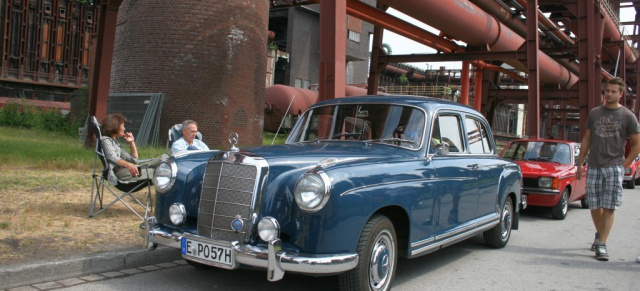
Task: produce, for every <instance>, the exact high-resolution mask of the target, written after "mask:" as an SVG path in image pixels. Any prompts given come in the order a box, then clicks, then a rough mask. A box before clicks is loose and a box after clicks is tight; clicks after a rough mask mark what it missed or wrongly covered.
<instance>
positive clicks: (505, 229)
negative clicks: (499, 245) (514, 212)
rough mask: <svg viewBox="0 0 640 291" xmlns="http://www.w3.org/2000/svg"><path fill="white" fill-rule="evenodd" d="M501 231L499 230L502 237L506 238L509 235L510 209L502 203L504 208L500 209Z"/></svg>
mask: <svg viewBox="0 0 640 291" xmlns="http://www.w3.org/2000/svg"><path fill="white" fill-rule="evenodd" d="M501 223H502V231H501V232H500V236H501V237H502V239H506V238H507V237H509V232H510V231H511V209H510V208H509V207H508V206H507V204H505V205H504V209H502V221H501Z"/></svg>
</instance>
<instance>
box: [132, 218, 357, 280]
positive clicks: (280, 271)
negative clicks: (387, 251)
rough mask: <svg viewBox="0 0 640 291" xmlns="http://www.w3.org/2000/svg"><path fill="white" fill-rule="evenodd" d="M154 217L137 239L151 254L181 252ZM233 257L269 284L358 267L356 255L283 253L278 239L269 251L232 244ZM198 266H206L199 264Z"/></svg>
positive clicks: (174, 234) (174, 235) (177, 236)
mask: <svg viewBox="0 0 640 291" xmlns="http://www.w3.org/2000/svg"><path fill="white" fill-rule="evenodd" d="M155 221H156V220H155V217H149V218H147V220H146V221H145V222H144V223H142V224H140V236H141V237H143V238H144V239H145V248H146V249H147V250H154V249H155V247H156V246H157V245H165V246H169V247H172V248H177V249H180V242H181V240H182V236H183V235H185V234H183V233H179V232H172V233H169V232H167V231H165V230H162V229H160V228H159V227H158V226H157V223H156V222H155ZM231 245H232V248H233V251H234V253H235V260H236V264H235V265H236V268H237V267H238V266H239V265H247V266H252V267H257V268H263V269H266V270H267V279H269V281H278V280H280V279H282V277H283V276H284V273H285V272H295V273H302V274H335V273H341V272H346V271H349V270H351V269H353V268H355V267H356V265H357V264H358V255H357V254H329V255H307V254H299V253H287V251H284V250H282V242H281V241H280V239H276V240H273V241H271V242H269V243H268V247H262V246H252V245H244V244H240V243H239V242H232V243H231ZM198 262H200V263H206V262H203V261H200V260H199V261H198Z"/></svg>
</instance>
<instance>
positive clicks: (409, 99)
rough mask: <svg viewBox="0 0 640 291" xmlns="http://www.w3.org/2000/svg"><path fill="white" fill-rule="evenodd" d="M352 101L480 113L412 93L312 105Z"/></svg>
mask: <svg viewBox="0 0 640 291" xmlns="http://www.w3.org/2000/svg"><path fill="white" fill-rule="evenodd" d="M352 103H369V104H371V103H384V104H391V103H392V104H397V105H409V106H418V107H421V108H423V109H425V110H427V111H432V110H437V109H442V108H447V109H456V110H460V111H464V112H467V113H474V114H480V113H479V112H478V111H476V110H475V109H473V108H471V107H469V106H466V105H463V104H460V103H456V102H452V101H449V100H445V99H439V98H434V97H425V96H412V95H374V96H354V97H344V98H335V99H329V100H324V101H321V102H318V103H316V104H314V105H313V106H311V108H313V107H318V106H325V105H330V104H352Z"/></svg>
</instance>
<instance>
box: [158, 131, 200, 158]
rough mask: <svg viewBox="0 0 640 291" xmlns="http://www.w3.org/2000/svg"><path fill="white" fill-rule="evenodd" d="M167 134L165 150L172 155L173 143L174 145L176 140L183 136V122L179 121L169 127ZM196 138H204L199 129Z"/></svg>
mask: <svg viewBox="0 0 640 291" xmlns="http://www.w3.org/2000/svg"><path fill="white" fill-rule="evenodd" d="M167 134H168V138H167V147H166V148H165V149H164V150H165V152H166V153H167V154H168V155H171V145H173V143H174V142H175V141H176V140H179V139H180V138H182V123H178V124H176V125H174V126H172V127H171V128H169V132H168V133H167ZM196 139H199V140H202V134H201V133H200V132H199V131H198V133H196Z"/></svg>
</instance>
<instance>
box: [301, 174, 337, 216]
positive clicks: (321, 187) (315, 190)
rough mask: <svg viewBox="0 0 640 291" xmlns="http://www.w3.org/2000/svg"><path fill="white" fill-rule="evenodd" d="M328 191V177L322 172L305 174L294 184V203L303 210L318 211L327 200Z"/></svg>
mask: <svg viewBox="0 0 640 291" xmlns="http://www.w3.org/2000/svg"><path fill="white" fill-rule="evenodd" d="M330 190H331V188H330V181H329V177H328V176H327V175H326V174H325V173H324V172H318V173H311V174H306V175H304V176H302V177H301V178H300V180H298V182H297V183H296V188H295V190H294V194H295V198H296V203H297V204H298V206H300V208H302V209H303V210H306V211H312V212H314V211H318V210H320V209H322V207H323V206H324V205H325V204H326V203H327V201H328V200H329V194H330Z"/></svg>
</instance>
